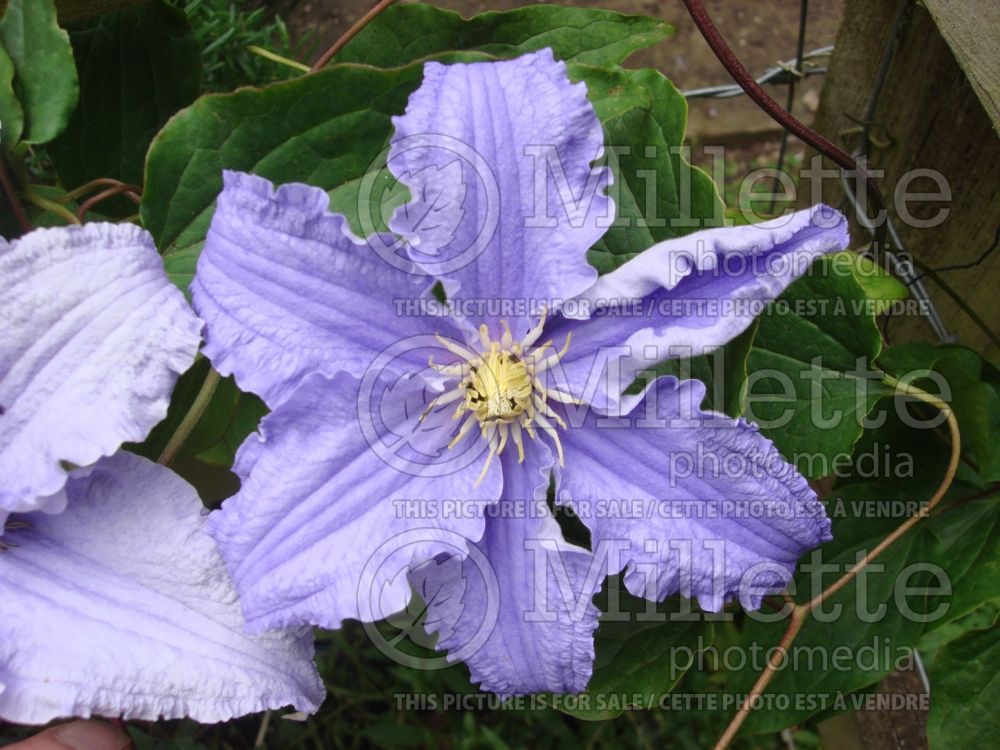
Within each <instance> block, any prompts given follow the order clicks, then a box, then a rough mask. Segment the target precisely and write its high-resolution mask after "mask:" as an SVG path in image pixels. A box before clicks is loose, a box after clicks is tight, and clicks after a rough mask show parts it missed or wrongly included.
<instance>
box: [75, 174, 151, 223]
mask: <svg viewBox="0 0 1000 750" xmlns="http://www.w3.org/2000/svg"><path fill="white" fill-rule="evenodd" d="M137 190H139V188H137V187H136V186H135V185H126V184H125V183H124V182H123V183H121V184H118V185H114V186H112V187H109V188H108V189H107V190H102V191H101V192H99V193H98V194H97V195H92V196H90V197H89V198H87V200H85V201H84V202H83V203H82V204H80V208H79V209H77V212H76V218H78V219H79V220H80V221H83V220H84V218H85V217H86V216H87V212H88V211H89V210H90V209H92V208H93V207H94V206H96V205H97V204H98V203H101V202H102V201H106V200H107V199H108V198H111V197H113V196H116V195H125V197H126V198H128V199H129V200H130V201H132V202H133V203H138V202H139V193H137V192H136V191H137Z"/></svg>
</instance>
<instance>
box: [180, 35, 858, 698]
mask: <svg viewBox="0 0 1000 750" xmlns="http://www.w3.org/2000/svg"><path fill="white" fill-rule="evenodd" d="M602 150H603V135H602V130H601V125H600V123H599V122H598V120H597V118H596V116H595V114H594V110H593V108H592V106H591V104H590V103H589V102H588V100H587V95H586V90H585V87H584V85H583V84H580V83H578V84H572V83H570V81H569V80H568V79H567V76H566V70H565V66H564V65H563V64H562V63H560V62H557V61H555V60H554V59H553V58H552V55H551V53H550V52H549V51H547V50H545V51H541V52H538V53H535V54H531V55H526V56H524V57H521V58H519V59H516V60H510V61H504V62H491V63H474V64H467V65H441V64H437V63H429V64H427V66H426V67H425V76H424V81H423V84H422V86H421V87H420V88H419V89H418V90H417V91H416V92H415V93H414V94H413V95H412V96H411V98H410V102H409V106H408V107H407V110H406V112H405V114H403V115H402V116H400V117H398V118H396V120H395V135H394V136H393V141H392V148H391V150H390V154H389V160H388V165H389V168H390V169H391V170H392V171H393V173H394V174H395V175H396V176H397V177H398V178H399V179H400V180H401V181H403V182H404V183H406V185H407V187H408V188H409V191H410V195H411V196H412V200H411V202H410V203H409V204H407V205H406V206H404V207H403V208H402V209H400V210H398V211H397V212H396V214H395V216H394V217H393V220H392V221H391V222H390V228H391V229H392V230H393V232H394V233H395V235H396V236H397V237H400V238H402V242H401V243H399V244H393V241H392V240H390V238H388V237H385V236H382V235H373V236H371V237H369V238H368V239H367V240H360V239H357V238H356V237H355V236H354V235H352V233H351V232H350V231H349V230H348V226H347V221H346V219H345V218H344V217H343V216H340V215H337V214H332V213H330V212H329V211H328V197H327V195H326V193H324V192H323V191H322V190H319V189H316V188H311V187H308V186H306V185H300V184H293V185H284V186H282V187H280V188H278V189H277V190H275V189H274V188H273V187H272V185H271V184H270V183H268V182H266V181H265V180H263V179H260V178H258V177H254V176H251V175H247V174H236V173H227V174H226V176H225V189H224V190H223V192H222V194H221V196H220V198H219V201H218V207H217V210H216V213H215V216H214V219H213V222H212V226H211V230H210V232H209V235H208V240H207V243H206V246H205V250H204V252H203V254H202V256H201V259H200V261H199V266H198V273H197V277H196V280H195V283H194V285H193V295H194V302H195V306H196V309H197V311H198V312H199V314H200V315H201V316H202V318H203V319H204V320H205V321H206V350H205V351H206V354H207V355H208V356H209V357H210V358H211V359H212V361H213V363H214V364H215V366H216V367H217V368H218V369H219V370H220V371H221V372H223V373H224V374H229V373H232V374H233V375H235V377H236V379H237V381H238V383H239V384H240V385H241V386H242V387H243V388H246V389H249V390H252V391H254V392H256V393H258V394H260V395H261V396H262V397H263V398H264V399H265V401H266V402H267V404H268V405H269V406H270V407H271V409H272V412H271V414H270V415H269V416H268V417H266V418H265V419H264V421H263V423H262V424H261V428H260V432H259V434H257V435H254V436H251V438H250V439H249V440H248V441H247V442H246V444H245V445H244V446H243V447H242V448H241V450H240V452H239V455H238V458H237V462H236V466H235V470H236V471H237V473H238V474H239V475H240V476H241V478H242V481H243V484H242V489H241V491H240V493H239V494H238V495H237V496H235V497H234V498H232V499H230V500H229V501H227V502H226V503H225V505H224V506H223V509H222V510H221V511H220V512H218V513H216V514H213V516H212V517H211V528H212V533H213V535H214V536H215V538H216V540H217V541H218V543H219V546H220V549H221V550H222V554H223V557H224V558H225V559H226V561H227V563H228V564H229V567H230V571H231V572H232V575H233V578H234V580H235V582H236V586H237V588H238V590H239V592H240V594H241V597H242V601H243V606H244V611H245V614H246V617H247V621H248V624H249V626H250V627H251V628H252V629H255V630H262V629H265V628H270V627H276V626H289V625H294V624H299V623H313V624H318V625H322V626H326V627H338V626H339V625H340V624H341V623H342V622H343V620H344V619H345V618H359V619H362V620H371V619H374V618H375V617H378V616H380V615H385V614H388V613H390V612H392V611H394V610H400V609H402V608H403V607H404V606H406V604H407V602H408V600H409V598H410V596H411V588H412V589H416V590H417V591H418V592H419V593H420V594H421V595H422V596H423V597H424V599H426V600H427V603H428V614H427V624H428V627H429V628H430V629H432V630H433V631H435V632H436V633H438V635H439V640H438V648H440V649H444V650H447V651H448V653H449V658H452V659H462V660H464V661H466V662H467V663H468V664H469V666H470V669H471V671H472V676H473V679H474V680H475V681H477V682H480V683H481V684H482V687H483V689H486V690H490V691H494V692H497V693H501V694H505V695H506V694H515V693H526V692H536V691H556V692H572V691H580V690H583V689H584V688H585V687H586V685H587V682H588V680H589V678H590V674H591V670H592V662H593V655H594V647H593V632H594V630H595V628H596V627H597V618H598V614H599V613H598V611H597V609H596V607H594V605H593V604H592V602H591V598H592V596H593V594H594V593H595V592H596V591H597V590H598V589H599V588H600V586H601V583H602V581H603V579H604V577H605V576H606V574H608V573H618V572H622V571H624V580H625V583H626V585H627V586H628V588H629V590H630V591H631V592H632V593H634V594H637V595H640V596H645V597H647V598H650V599H654V600H659V599H662V598H663V597H665V596H667V595H670V594H673V593H676V592H681V593H683V594H685V595H687V596H692V597H697V598H698V599H699V601H700V602H701V603H702V604H703V605H704V606H706V607H707V608H710V609H718V608H720V607H721V606H722V605H723V603H724V602H725V601H727V600H729V599H731V598H733V597H739V598H740V599H741V601H742V602H743V604H744V605H745V606H748V607H757V606H759V604H760V600H761V597H762V596H763V595H764V594H765V593H768V592H771V591H775V590H778V589H780V588H781V587H782V586H784V585H785V583H787V581H788V580H789V578H790V576H791V574H792V571H793V569H794V565H795V562H796V560H797V558H798V557H799V556H800V555H801V554H802V553H803V552H805V551H807V550H809V549H811V548H813V547H815V546H816V545H818V544H820V543H821V542H823V541H825V540H827V539H828V538H829V528H830V527H829V521H828V519H827V518H826V516H825V515H824V512H823V509H822V506H821V504H820V503H819V501H818V500H817V498H816V496H815V494H814V493H813V492H812V491H811V490H810V489H809V487H808V485H807V484H806V482H805V480H804V479H803V478H802V477H801V476H800V475H798V474H797V473H796V472H795V470H794V469H793V468H792V467H791V466H790V465H789V464H787V463H786V462H785V461H784V460H783V459H782V458H781V457H780V455H779V454H778V453H777V451H776V449H775V448H774V446H773V445H772V444H771V443H770V442H769V441H768V440H766V439H765V438H764V437H762V436H761V435H760V434H759V433H758V432H757V431H756V429H755V428H754V427H753V426H751V425H749V424H747V423H746V422H744V421H742V420H733V419H729V418H727V417H724V416H722V415H718V414H708V413H704V412H702V411H700V409H699V406H698V405H699V403H700V401H701V397H702V395H703V393H704V387H703V386H702V385H701V384H700V383H697V382H695V381H686V382H679V381H677V380H676V379H674V378H660V379H658V380H656V381H654V382H652V383H651V384H649V385H648V386H647V387H646V389H645V391H644V392H643V393H641V394H637V395H630V396H624V395H623V393H624V392H625V391H626V389H627V388H628V386H630V385H631V384H632V383H633V382H634V381H635V380H636V377H637V375H638V374H639V373H640V372H641V371H642V370H643V369H646V368H649V367H650V366H651V365H652V364H654V363H655V362H657V361H660V360H662V359H665V358H667V357H668V356H674V355H676V354H677V353H678V351H680V352H682V353H683V354H685V355H690V354H700V353H702V352H705V351H708V350H711V349H714V348H717V347H719V346H721V345H723V344H725V343H726V342H727V341H728V340H730V339H731V338H732V337H733V336H735V335H737V334H738V333H740V332H741V331H742V330H744V329H745V328H746V327H747V326H748V325H749V324H750V323H751V322H752V319H753V314H752V310H751V309H750V308H752V305H751V304H746V303H759V302H761V301H764V300H769V299H773V298H774V297H775V296H776V295H778V294H779V293H780V292H781V290H782V289H783V288H784V287H786V286H787V285H788V284H789V283H790V282H791V281H792V280H793V279H794V278H795V277H796V276H797V275H799V274H800V273H802V272H803V271H804V270H805V269H806V268H807V267H808V265H809V263H810V262H811V261H812V260H813V259H815V258H817V257H818V256H820V255H822V254H823V253H827V252H831V251H834V250H838V249H841V248H843V247H844V246H845V245H846V242H847V233H846V225H845V222H844V220H843V217H841V216H840V215H839V214H837V213H836V212H833V211H830V210H829V209H822V208H816V209H812V210H808V211H803V212H800V213H798V214H795V215H793V216H790V217H786V218H785V219H784V220H782V221H779V222H772V223H769V224H762V225H757V226H750V227H738V228H726V229H718V230H710V231H705V232H701V233H698V234H694V235H691V236H688V237H685V238H683V239H678V240H672V241H669V242H664V243H662V244H659V245H657V246H655V247H653V248H650V249H648V250H647V251H646V252H644V253H642V254H640V255H638V256H637V257H636V258H634V259H633V260H630V261H629V262H627V263H625V264H624V265H622V266H621V267H620V268H619V269H617V270H616V271H614V272H612V273H609V274H607V275H605V276H603V277H601V278H598V277H597V274H596V272H595V271H594V269H593V268H592V267H591V266H589V265H588V264H587V262H586V253H587V250H588V248H590V247H591V246H592V245H593V244H594V243H595V242H597V241H598V240H599V239H600V238H601V236H602V235H603V233H604V232H605V231H606V228H607V226H608V225H609V224H610V221H611V219H612V218H613V214H614V206H613V204H612V201H611V200H610V199H609V198H608V197H607V196H606V189H607V187H608V182H609V175H608V173H607V171H606V170H604V169H601V168H597V167H594V166H592V164H593V163H594V162H595V160H597V159H599V158H600V157H601V155H602ZM435 281H439V282H440V283H441V289H443V292H444V295H445V296H446V298H447V301H448V303H449V304H448V305H447V306H443V305H436V304H435V299H440V296H439V297H435V296H434V292H433V290H432V286H433V284H434V283H435ZM438 291H440V290H438ZM623 309H627V310H637V311H641V312H638V313H632V314H611V313H612V312H613V311H620V310H623ZM678 310H682V311H683V312H682V313H678V312H677V311H678ZM678 456H683V457H685V458H687V459H689V461H688V462H687V463H684V464H683V467H684V470H683V471H679V470H676V469H677V467H678V466H680V465H681V464H680V462H678V461H676V460H675V459H676V458H677V457H678ZM692 461H693V462H694V464H692V463H691V462H692ZM692 465H695V468H696V469H698V468H699V467H702V466H703V465H708V466H709V467H716V469H715V470H714V471H712V470H691V468H690V467H691V466H692ZM734 466H735V467H737V468H736V469H734V468H733V467H734ZM718 467H725V468H724V469H719V468H718ZM553 478H554V482H555V489H556V501H557V502H559V503H562V504H565V505H568V506H570V507H572V508H573V509H575V510H576V512H577V514H578V515H579V516H580V518H581V519H582V520H583V522H584V524H586V526H587V527H588V529H589V531H590V533H591V545H590V549H585V548H583V547H579V546H575V545H571V544H569V543H567V542H566V541H565V540H564V539H563V538H562V536H561V533H560V529H559V526H558V525H557V523H556V522H555V520H554V518H553V516H552V515H551V513H550V512H549V509H548V507H547V506H546V493H547V490H548V488H549V485H550V481H552V479H553ZM751 506H753V507H755V508H758V509H763V512H756V513H749V514H748V513H746V512H742V511H743V510H745V509H746V508H747V507H751ZM637 507H638V508H640V509H641V512H640V513H639V514H636V512H635V509H636V508H637ZM626 508H628V509H631V512H624V509H626ZM734 509H735V510H734ZM373 600H376V603H375V604H373Z"/></svg>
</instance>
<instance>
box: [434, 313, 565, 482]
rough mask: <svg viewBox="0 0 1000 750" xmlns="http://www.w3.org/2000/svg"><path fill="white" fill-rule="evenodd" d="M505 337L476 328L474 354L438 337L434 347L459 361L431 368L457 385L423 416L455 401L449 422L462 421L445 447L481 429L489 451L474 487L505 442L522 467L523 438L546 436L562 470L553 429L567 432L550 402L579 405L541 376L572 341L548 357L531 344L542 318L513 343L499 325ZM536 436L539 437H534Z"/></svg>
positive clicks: (507, 329) (506, 328)
mask: <svg viewBox="0 0 1000 750" xmlns="http://www.w3.org/2000/svg"><path fill="white" fill-rule="evenodd" d="M500 322H501V325H502V326H503V333H502V335H501V336H500V339H499V340H493V339H491V338H490V334H489V329H488V328H487V327H486V326H485V325H482V326H480V327H479V351H478V352H477V351H474V350H473V349H470V348H468V347H466V346H464V345H462V344H459V343H457V342H455V341H449V340H448V339H445V338H443V337H441V336H438V337H437V338H438V341H440V342H441V345H442V346H444V347H445V348H446V349H447V350H448V351H449V352H451V353H452V354H455V355H456V356H458V357H459V361H458V362H455V363H453V364H449V365H437V364H435V363H434V362H433V361H431V363H430V365H431V367H433V368H434V369H435V370H437V371H438V372H440V373H442V374H443V375H447V376H451V377H455V378H456V379H457V384H456V385H455V386H454V387H453V388H452V389H451V390H446V391H445V392H444V393H443V394H441V395H440V396H438V397H437V398H436V399H434V400H433V401H432V402H431V403H430V404H429V405H428V407H427V411H426V412H424V414H425V416H426V414H427V413H429V412H430V411H431V409H433V408H435V407H437V406H441V405H443V404H449V403H452V402H454V401H458V402H459V403H458V408H456V409H455V414H454V415H453V418H454V419H455V420H459V419H463V417H464V421H463V422H462V424H461V427H459V430H458V433H457V434H456V435H455V438H454V439H453V440H452V441H451V443H450V444H449V446H448V447H449V448H452V447H454V446H455V445H457V444H458V442H459V441H460V440H461V439H462V438H464V437H465V436H466V435H467V434H468V433H469V431H470V430H472V428H473V427H475V426H476V425H477V424H478V425H479V429H480V432H481V433H482V437H483V439H484V440H486V442H487V444H488V445H489V448H490V451H489V454H488V455H487V457H486V464H485V465H484V466H483V470H482V473H480V475H479V479H477V480H476V485H475V486H477V487H478V486H479V484H480V482H482V481H483V478H484V477H485V476H486V472H487V470H488V469H489V467H490V464H491V463H492V461H493V458H494V456H498V455H500V454H501V453H503V450H504V448H505V447H507V442H508V441H511V442H513V443H514V445H515V446H516V447H517V460H518V462H519V463H523V462H524V438H523V434H522V433H525V432H526V433H527V434H528V437H529V438H531V439H532V440H535V439H537V437H538V432H537V431H541V432H544V433H546V434H547V435H549V436H550V437H551V438H552V441H553V442H554V443H555V446H556V451H557V452H558V454H559V464H560V465H562V464H563V449H562V443H560V441H559V433H558V432H557V431H556V426H557V425H558V426H559V427H562V428H563V429H565V428H566V423H565V422H564V421H563V419H562V417H560V416H559V415H558V414H557V413H556V412H554V411H553V410H552V407H551V406H550V404H549V402H550V401H557V402H560V403H564V404H574V403H579V402H578V401H577V400H576V399H574V398H573V396H572V395H570V394H569V393H565V392H563V391H560V390H556V389H554V388H547V387H546V385H545V383H544V381H543V379H542V377H541V376H542V373H544V372H545V371H546V370H547V369H549V368H550V367H552V366H553V365H555V364H556V363H558V362H559V360H560V359H562V358H563V357H564V356H565V354H566V352H567V351H568V350H569V342H570V336H569V335H567V336H566V341H565V343H564V344H563V347H562V349H560V350H559V351H551V352H550V351H549V350H550V349H551V348H552V341H547V342H545V343H544V344H542V345H540V346H535V342H536V341H537V340H538V338H539V337H540V336H541V335H542V327H543V325H544V324H545V316H544V315H543V316H542V318H541V319H540V320H539V321H538V324H537V325H536V326H535V327H534V328H532V329H531V330H530V331H528V333H527V334H526V335H525V336H524V338H522V339H520V340H518V341H515V340H514V336H513V334H512V333H511V330H510V325H509V324H508V323H507V321H505V320H503V321H500ZM536 430H537V431H536Z"/></svg>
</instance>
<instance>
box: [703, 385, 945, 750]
mask: <svg viewBox="0 0 1000 750" xmlns="http://www.w3.org/2000/svg"><path fill="white" fill-rule="evenodd" d="M882 380H883V382H884V383H886V385H890V386H892V387H893V388H895V395H897V396H913V397H915V398H918V399H920V400H921V401H923V402H925V403H927V404H930V405H931V406H934V407H935V408H937V409H938V410H939V411H940V412H941V413H942V414H943V415H944V416H945V419H946V420H947V422H948V431H949V432H950V433H951V455H950V457H949V460H948V468H947V470H946V471H945V473H944V478H943V479H942V480H941V484H940V485H938V488H937V491H936V492H935V493H934V494H933V495H932V496H931V498H930V499H929V500H928V501H927V503H926V504H925V505H924V506H923V508H921V510H920V511H919V512H918V513H916V514H915V515H913V516H911V517H910V518H908V519H906V521H904V522H903V523H902V524H900V526H899V527H898V528H897V529H896V530H895V531H893V532H892V533H891V534H889V536H887V537H886V538H885V539H883V540H882V541H881V542H879V543H878V544H877V545H876V546H875V547H874V548H873V549H872V550H871V551H870V552H868V554H866V555H865V556H864V557H863V558H862V559H861V560H859V561H858V562H856V563H855V564H854V565H852V566H851V567H850V568H849V569H848V570H847V572H846V573H844V575H843V576H841V577H840V578H838V579H837V580H836V581H834V582H833V583H832V584H830V585H829V586H828V587H827V588H825V589H824V590H823V591H821V592H820V593H819V594H817V595H816V596H815V597H813V598H812V599H810V600H809V601H808V602H806V603H805V604H795V603H794V602H792V600H791V598H790V597H788V595H787V594H785V600H786V602H787V603H788V604H790V605H791V615H790V617H789V620H788V627H787V628H786V629H785V633H784V635H782V636H781V641H780V642H779V643H778V647H777V648H776V649H774V651H772V652H771V656H770V657H769V658H768V661H767V664H766V665H765V667H764V670H763V671H762V672H761V673H760V676H758V677H757V681H756V682H754V684H753V687H752V688H750V692H749V693H747V698H746V700H745V701H744V702H743V704H742V705H741V706H740V708H739V710H738V711H737V712H736V715H735V716H733V718H732V720H730V722H729V726H727V727H726V731H725V732H723V734H722V736H721V737H720V738H719V741H718V742H717V743H715V748H714V750H725V749H726V748H727V747H729V743H730V742H732V741H733V738H734V737H735V736H736V733H737V732H738V731H739V729H740V727H741V726H743V722H744V721H746V719H747V717H748V716H749V715H750V712H751V711H752V710H753V706H754V704H755V703H756V702H757V701H758V700H759V699H760V698H761V696H763V694H764V690H766V689H767V686H768V685H769V684H770V682H771V680H772V679H773V678H774V676H775V675H776V674H777V673H778V670H779V669H781V667H782V665H783V664H784V662H785V658H786V657H787V656H788V649H789V647H790V646H791V645H792V642H793V641H794V640H795V637H796V636H797V635H798V634H799V631H800V630H801V629H802V626H803V625H804V624H805V621H806V618H807V617H808V616H809V613H810V612H812V611H813V610H814V609H816V607H818V606H819V605H821V604H822V603H823V602H824V601H826V600H827V599H829V598H830V597H831V596H833V595H834V594H836V593H837V592H838V591H840V590H841V589H842V588H844V586H846V585H847V584H849V583H850V582H851V581H853V580H854V579H855V577H857V575H858V573H860V572H861V571H862V570H864V569H865V568H866V567H867V566H868V565H869V564H870V563H871V562H872V560H874V559H875V558H877V557H878V556H879V555H881V554H882V553H883V552H885V550H886V549H887V548H888V547H889V546H890V545H892V544H893V543H894V542H895V541H896V540H898V539H899V538H900V537H901V536H903V534H905V533H906V532H907V531H909V530H910V529H912V528H913V527H914V526H915V525H916V524H917V523H919V522H920V519H921V518H925V517H926V516H928V515H930V512H931V511H932V510H933V509H934V506H936V505H937V504H938V503H939V502H941V498H943V497H944V496H945V493H946V492H947V491H948V489H949V488H950V487H951V483H952V481H953V480H954V479H955V472H956V471H957V470H958V462H959V459H960V458H961V453H962V438H961V435H960V433H959V430H958V420H956V419H955V414H954V412H952V410H951V407H950V406H949V405H948V404H947V403H945V402H944V401H942V400H941V399H939V398H937V397H936V396H933V395H931V394H930V393H927V392H926V391H923V390H921V389H919V388H916V387H914V386H912V385H909V384H907V383H901V382H900V381H898V380H896V379H895V378H893V377H890V376H889V375H884V376H883V377H882Z"/></svg>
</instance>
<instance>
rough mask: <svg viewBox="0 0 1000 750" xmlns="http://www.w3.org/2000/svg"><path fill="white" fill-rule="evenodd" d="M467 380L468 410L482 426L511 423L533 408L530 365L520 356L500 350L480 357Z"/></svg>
mask: <svg viewBox="0 0 1000 750" xmlns="http://www.w3.org/2000/svg"><path fill="white" fill-rule="evenodd" d="M469 371H470V372H469V377H468V379H466V381H465V407H466V408H467V409H468V410H469V411H472V412H475V414H476V418H477V419H478V420H479V421H480V422H481V423H482V422H487V421H490V420H504V421H507V422H509V421H511V420H512V419H514V417H516V416H517V415H518V414H521V413H522V412H525V411H527V410H528V408H530V406H531V394H532V383H531V374H530V373H529V372H528V365H527V364H525V362H524V360H522V359H521V357H520V356H519V355H518V354H515V353H514V352H510V351H506V350H505V349H500V348H499V347H498V346H497V344H496V343H494V344H493V348H492V349H491V351H489V352H487V353H485V354H483V355H482V356H480V357H477V359H476V363H475V364H473V365H471V366H470V367H469Z"/></svg>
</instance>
